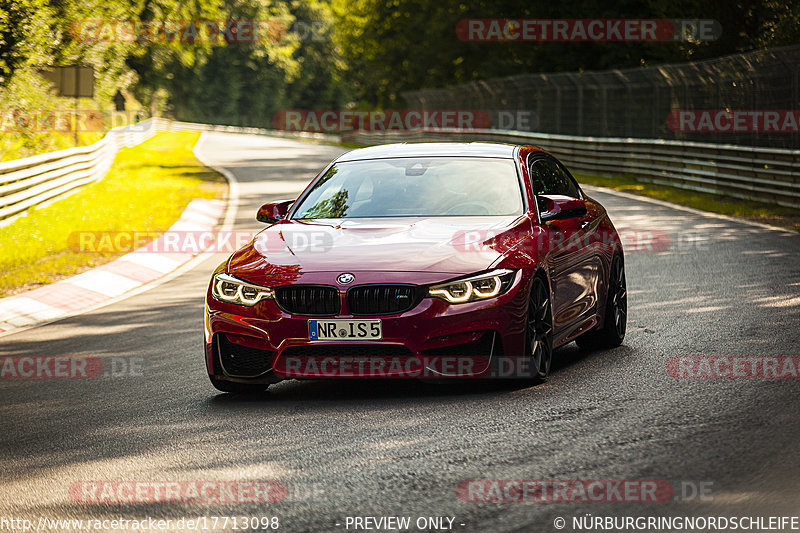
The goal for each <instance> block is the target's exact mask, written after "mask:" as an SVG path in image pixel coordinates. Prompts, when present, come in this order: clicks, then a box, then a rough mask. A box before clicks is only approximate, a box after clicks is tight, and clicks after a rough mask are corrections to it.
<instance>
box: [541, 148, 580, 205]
mask: <svg viewBox="0 0 800 533" xmlns="http://www.w3.org/2000/svg"><path fill="white" fill-rule="evenodd" d="M531 171H532V172H531V179H532V181H536V180H537V179H538V180H539V182H540V184H539V185H538V186H537V185H536V184H534V186H533V190H534V192H535V193H536V194H561V195H564V196H571V197H573V198H580V197H581V193H580V190H579V189H578V185H577V184H576V183H575V180H573V179H572V177H571V176H570V175H569V173H568V172H567V170H566V169H565V168H564V167H562V166H561V165H559V164H558V163H556V162H555V160H553V159H550V158H541V159H537V160H535V161H534V162H533V164H532V165H531ZM534 174H535V175H536V178H534V177H533V176H534Z"/></svg>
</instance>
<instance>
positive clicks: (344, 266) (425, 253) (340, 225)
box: [228, 216, 531, 282]
mask: <svg viewBox="0 0 800 533" xmlns="http://www.w3.org/2000/svg"><path fill="white" fill-rule="evenodd" d="M530 229H531V226H530V220H529V219H528V218H527V217H526V216H511V217H496V216H494V217H435V218H369V219H366V218H365V219H329V220H314V221H295V220H288V221H280V222H278V223H276V224H273V225H272V226H270V227H269V228H267V229H265V230H263V231H261V232H260V233H258V234H256V236H255V237H254V238H253V240H252V241H251V242H250V243H248V244H247V245H246V246H244V247H243V248H241V249H240V250H238V251H237V252H236V253H234V254H233V256H231V259H230V261H229V263H228V272H229V273H231V274H233V275H235V276H237V277H240V278H243V279H247V280H251V281H253V282H260V281H261V280H263V278H264V277H265V276H274V275H299V274H304V273H311V272H346V271H352V272H368V271H391V272H438V273H447V274H453V275H460V274H470V273H473V272H479V271H481V270H486V269H488V268H489V267H491V266H492V265H493V264H495V263H496V262H497V261H498V260H499V259H500V258H501V257H502V256H503V253H504V251H505V250H508V249H509V248H510V247H511V246H513V243H515V242H517V241H519V240H520V239H522V238H524V237H525V236H527V235H530Z"/></svg>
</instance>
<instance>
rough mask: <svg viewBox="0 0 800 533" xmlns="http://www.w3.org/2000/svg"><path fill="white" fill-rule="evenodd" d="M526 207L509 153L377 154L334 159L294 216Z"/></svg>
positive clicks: (481, 212) (497, 211)
mask: <svg viewBox="0 0 800 533" xmlns="http://www.w3.org/2000/svg"><path fill="white" fill-rule="evenodd" d="M522 207H523V206H522V192H521V189H520V185H519V179H518V178H517V168H516V165H515V164H514V161H512V160H510V159H490V158H476V157H432V158H396V159H373V160H368V161H351V162H345V163H337V164H335V165H333V166H332V167H331V168H330V169H328V171H327V172H326V173H325V175H324V176H323V177H322V178H320V180H319V181H318V182H317V183H316V184H315V185H314V188H313V189H312V190H311V192H310V193H309V194H308V195H307V196H306V197H305V198H304V199H303V200H302V201H301V203H300V205H299V206H298V207H297V209H296V210H295V214H294V216H293V218H295V219H310V218H368V217H369V218H371V217H419V216H493V215H497V216H499V215H506V216H507V215H518V214H521V213H522Z"/></svg>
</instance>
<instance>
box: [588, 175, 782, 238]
mask: <svg viewBox="0 0 800 533" xmlns="http://www.w3.org/2000/svg"><path fill="white" fill-rule="evenodd" d="M579 182H580V180H579ZM581 187H582V188H583V189H586V190H587V191H598V192H602V193H604V194H612V195H614V196H621V197H622V198H630V199H631V200H639V201H641V202H647V203H651V204H656V205H660V206H662V207H669V208H671V209H677V210H678V211H685V212H687V213H693V214H695V215H700V216H703V217H706V218H717V219H721V220H727V221H729V222H738V223H739V224H745V225H747V226H755V227H757V228H762V229H768V230H772V231H780V232H781V233H786V234H787V235H797V232H794V231H791V230H788V229H786V228H779V227H778V226H772V225H770V224H762V223H761V222H753V221H752V220H745V219H743V218H736V217H730V216H728V215H720V214H719V213H710V212H708V211H701V210H700V209H694V208H692V207H686V206H684V205H678V204H673V203H671V202H665V201H664V200H657V199H655V198H650V197H647V196H640V195H638V194H631V193H627V192H622V191H615V190H614V189H608V188H606V187H598V186H596V185H581Z"/></svg>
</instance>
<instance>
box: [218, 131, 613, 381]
mask: <svg viewBox="0 0 800 533" xmlns="http://www.w3.org/2000/svg"><path fill="white" fill-rule="evenodd" d="M257 219H258V220H259V221H261V222H264V223H267V224H269V225H268V226H267V227H266V228H265V229H264V230H263V231H261V232H259V233H257V234H256V235H255V237H254V238H253V240H252V241H251V242H250V243H248V244H247V245H246V246H244V247H243V248H241V249H239V250H237V251H236V252H235V253H234V254H233V255H231V257H230V258H229V259H228V260H227V261H225V262H224V263H222V264H221V265H220V266H219V267H217V269H216V270H215V272H214V274H213V276H212V278H211V282H210V284H209V286H208V291H207V294H206V305H205V356H206V367H207V369H208V374H209V377H210V379H211V382H212V384H213V385H214V386H215V387H216V388H217V389H219V390H222V391H226V392H248V391H255V390H259V389H264V388H266V387H267V386H268V385H269V384H270V383H275V382H277V381H281V380H284V379H320V378H353V377H363V378H383V377H390V378H391V377H393V378H402V377H407V378H425V379H440V378H448V377H452V378H474V377H479V378H480V377H511V378H521V377H524V378H530V379H532V380H534V381H535V380H539V381H541V380H544V379H546V378H547V376H548V373H549V372H550V365H551V362H552V359H553V350H554V349H555V348H558V347H560V346H562V345H564V344H566V343H568V342H570V341H573V340H575V341H577V342H578V344H579V345H580V346H581V347H585V348H587V349H591V348H610V347H614V346H617V345H619V344H620V343H621V342H622V340H623V338H624V336H625V327H626V314H627V297H626V287H625V262H624V257H623V250H622V243H621V242H620V239H619V236H618V234H617V231H616V229H615V228H614V226H613V224H612V223H611V220H610V219H609V217H608V214H607V213H606V210H605V209H604V208H603V206H601V205H600V204H599V203H598V202H597V201H595V200H593V199H591V198H589V197H588V196H586V194H585V193H584V192H583V191H582V190H581V187H580V186H579V185H578V183H577V182H576V181H575V179H574V178H573V177H572V175H571V174H570V173H569V171H568V170H567V169H566V168H565V167H564V165H562V164H561V163H560V162H559V161H558V160H556V158H554V157H553V156H552V155H550V154H549V153H547V152H546V151H544V150H542V149H540V148H537V147H535V146H530V145H525V146H515V145H507V144H494V143H419V144H395V145H384V146H376V147H371V148H363V149H358V150H353V151H351V152H348V153H346V154H344V155H342V156H340V157H338V158H337V159H335V160H334V161H333V162H331V163H330V164H329V165H328V166H327V167H325V168H324V169H322V171H321V172H320V173H319V174H318V175H317V176H316V177H315V178H314V179H313V180H312V181H311V183H310V184H309V185H308V187H307V188H306V189H305V190H304V191H303V192H302V193H301V194H300V196H299V197H298V198H297V199H295V200H287V201H282V202H275V203H269V204H265V205H264V206H262V207H261V208H260V209H259V210H258V214H257Z"/></svg>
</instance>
